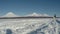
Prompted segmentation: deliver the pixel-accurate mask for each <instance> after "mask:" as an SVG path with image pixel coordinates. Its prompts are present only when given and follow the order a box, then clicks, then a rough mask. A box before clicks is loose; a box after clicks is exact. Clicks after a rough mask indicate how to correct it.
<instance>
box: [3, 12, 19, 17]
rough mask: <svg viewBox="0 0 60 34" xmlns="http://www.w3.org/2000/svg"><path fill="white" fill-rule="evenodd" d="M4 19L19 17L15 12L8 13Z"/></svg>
mask: <svg viewBox="0 0 60 34" xmlns="http://www.w3.org/2000/svg"><path fill="white" fill-rule="evenodd" d="M2 17H18V15H16V14H14V13H13V12H8V13H7V14H5V15H3V16H2Z"/></svg>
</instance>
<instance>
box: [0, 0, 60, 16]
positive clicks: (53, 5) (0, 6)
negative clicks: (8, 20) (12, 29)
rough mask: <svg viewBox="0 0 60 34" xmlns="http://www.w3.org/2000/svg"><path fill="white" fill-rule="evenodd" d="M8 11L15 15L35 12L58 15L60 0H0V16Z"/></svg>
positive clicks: (59, 13) (59, 12)
mask: <svg viewBox="0 0 60 34" xmlns="http://www.w3.org/2000/svg"><path fill="white" fill-rule="evenodd" d="M8 12H13V13H15V14H17V15H26V14H30V13H33V12H36V13H41V14H48V15H50V16H53V15H54V14H56V15H57V16H60V0H0V16H2V15H4V14H6V13H8Z"/></svg>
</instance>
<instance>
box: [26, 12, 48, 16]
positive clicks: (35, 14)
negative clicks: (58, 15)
mask: <svg viewBox="0 0 60 34" xmlns="http://www.w3.org/2000/svg"><path fill="white" fill-rule="evenodd" d="M27 16H49V15H48V14H37V13H35V12H34V13H32V14H28V15H27Z"/></svg>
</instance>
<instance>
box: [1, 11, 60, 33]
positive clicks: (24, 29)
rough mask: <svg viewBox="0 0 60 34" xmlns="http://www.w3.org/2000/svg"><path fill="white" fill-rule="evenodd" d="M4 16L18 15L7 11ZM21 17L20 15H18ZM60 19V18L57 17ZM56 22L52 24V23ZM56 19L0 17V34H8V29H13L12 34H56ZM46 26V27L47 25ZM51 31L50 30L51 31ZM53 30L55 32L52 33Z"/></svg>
mask: <svg viewBox="0 0 60 34" xmlns="http://www.w3.org/2000/svg"><path fill="white" fill-rule="evenodd" d="M31 15H32V16H49V15H47V14H43V15H42V14H36V13H33V14H29V15H26V16H31ZM2 17H17V16H16V15H14V14H13V13H12V12H9V13H7V14H6V15H4V16H2ZM18 17H19V16H18ZM57 20H60V19H57ZM51 23H52V24H54V25H53V26H52V24H51ZM55 25H56V24H55V23H54V19H50V18H45V19H40V18H39V19H33V18H32V19H0V34H7V31H6V30H7V29H10V30H11V31H12V34H56V33H55V31H54V30H53V28H54V26H55ZM44 26H45V27H46V28H45V27H44ZM49 31H50V32H49ZM51 31H53V32H54V33H52V32H51ZM42 32H44V33H42Z"/></svg>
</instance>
